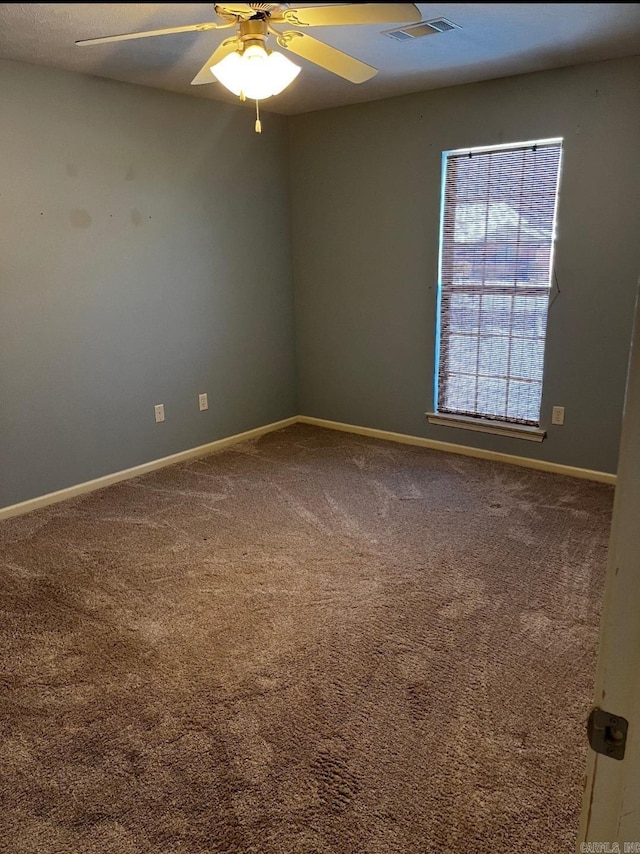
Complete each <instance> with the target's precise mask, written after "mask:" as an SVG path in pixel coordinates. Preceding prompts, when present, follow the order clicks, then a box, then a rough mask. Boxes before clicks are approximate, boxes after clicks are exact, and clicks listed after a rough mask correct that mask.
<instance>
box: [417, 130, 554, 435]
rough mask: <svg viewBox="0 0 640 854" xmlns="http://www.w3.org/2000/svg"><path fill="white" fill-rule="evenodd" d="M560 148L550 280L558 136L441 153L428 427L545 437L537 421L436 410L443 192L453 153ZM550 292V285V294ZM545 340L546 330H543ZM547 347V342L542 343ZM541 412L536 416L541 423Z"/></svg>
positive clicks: (440, 313)
mask: <svg viewBox="0 0 640 854" xmlns="http://www.w3.org/2000/svg"><path fill="white" fill-rule="evenodd" d="M550 145H559V146H560V164H559V168H558V180H557V184H556V197H555V208H554V214H553V238H552V241H551V255H550V266H549V270H550V279H551V281H552V279H553V269H554V261H555V251H556V240H557V231H556V229H557V216H558V203H559V195H560V193H559V191H560V179H561V174H562V158H563V154H564V138H563V137H561V136H557V137H548V138H546V139H532V140H526V141H524V142H518V143H500V144H498V145H479V146H472V147H469V148H451V149H447V150H446V151H443V152H442V154H441V160H440V176H441V177H440V223H439V229H438V271H437V276H438V278H437V282H436V289H435V290H436V312H435V315H436V322H435V358H434V373H433V409H434V411H433V412H426V413H425V415H426V416H427V420H428V421H429V423H430V424H437V425H440V426H445V427H455V428H462V429H466V430H475V431H477V432H479V433H494V434H496V435H502V436H509V437H510V438H518V439H528V440H529V441H533V442H542V440H543V439H544V438H545V436H546V435H547V434H546V431H545V430H543V429H542V428H541V427H540V422H539V423H538V425H536V426H532V425H527V424H518V423H517V422H512V421H504V422H503V421H497V420H493V419H488V418H483V417H482V416H480V415H478V416H471V415H460V414H457V413H451V412H439V411H438V398H439V394H438V392H439V379H440V353H441V337H442V328H441V324H442V316H441V315H442V287H441V283H442V254H443V253H442V241H443V238H444V221H445V216H444V213H445V212H444V203H445V191H446V175H447V163H448V158H449V156H451V155H456V154H469V155H472V154H474V153H475V152H486V151H488V150H491V151H500V150H508V149H514V148H527V147H528V146H537V147H543V146H550ZM550 291H551V283H550V288H549V292H550ZM545 339H546V330H545ZM545 348H546V341H545ZM542 389H543V391H544V374H543V377H542ZM541 415H542V412H540V414H539V417H540V420H541Z"/></svg>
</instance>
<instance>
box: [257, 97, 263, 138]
mask: <svg viewBox="0 0 640 854" xmlns="http://www.w3.org/2000/svg"><path fill="white" fill-rule="evenodd" d="M256 133H262V122H261V121H260V107H259V106H258V102H257V101H256Z"/></svg>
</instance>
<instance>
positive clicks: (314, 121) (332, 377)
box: [290, 58, 640, 472]
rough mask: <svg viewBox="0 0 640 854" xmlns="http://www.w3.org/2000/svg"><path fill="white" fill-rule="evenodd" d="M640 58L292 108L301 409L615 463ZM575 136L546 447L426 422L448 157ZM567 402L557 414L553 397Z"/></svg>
mask: <svg viewBox="0 0 640 854" xmlns="http://www.w3.org/2000/svg"><path fill="white" fill-rule="evenodd" d="M639 87H640V60H639V59H638V58H632V59H629V60H616V61H611V62H604V63H594V64H590V65H584V66H579V67H573V68H565V69H561V70H558V71H552V72H544V73H540V74H532V75H526V76H522V77H514V78H508V79H503V80H496V81H492V82H488V83H481V84H474V85H470V86H464V87H455V88H450V89H442V90H439V91H434V92H426V93H422V94H417V95H410V96H406V97H402V98H394V99H390V100H386V101H379V102H376V103H370V104H362V105H358V106H353V107H343V108H340V109H335V110H326V111H322V112H317V113H311V114H308V115H302V116H297V117H295V118H293V119H292V120H291V121H290V129H291V178H292V220H293V236H294V282H295V301H296V331H297V366H298V379H299V384H298V393H299V401H298V402H299V408H300V412H301V413H302V414H305V415H312V416H316V417H320V418H327V419H332V420H337V421H344V422H348V423H351V424H360V425H365V426H368V427H377V428H381V429H386V430H393V431H398V432H402V433H409V434H413V435H416V436H425V437H429V438H432V439H438V440H443V441H447V442H455V443H459V444H464V445H471V446H474V447H481V448H487V449H489V450H496V451H502V452H505V453H511V454H517V455H521V456H531V457H539V458H542V459H546V460H550V461H553V462H558V463H564V464H567V465H574V466H580V467H585V468H592V469H597V470H601V471H609V472H613V471H615V469H616V463H617V454H618V442H619V435H620V424H621V416H622V404H623V395H624V388H625V376H626V366H627V358H628V351H629V342H630V335H631V323H632V314H633V303H634V296H635V288H636V282H637V276H638V270H639V269H640V229H639V225H640V192H639V190H640V186H639V177H640V168H639V165H638V163H639V160H638V158H639V156H640V98H639ZM556 136H562V137H564V166H563V174H562V180H561V188H560V204H559V212H558V237H559V239H558V243H557V252H556V272H557V276H558V282H559V286H560V294H559V295H558V296H557V298H556V300H555V302H554V303H553V306H552V307H551V310H550V313H549V326H548V339H547V352H546V365H545V367H546V370H545V383H544V392H543V404H542V423H543V426H544V427H545V428H547V429H548V436H547V438H546V439H545V441H544V442H543V443H542V444H541V445H536V444H534V443H531V442H525V441H522V440H520V439H507V438H504V437H498V436H487V435H483V434H479V433H472V432H469V431H465V430H459V429H452V428H445V427H435V426H431V425H429V424H427V422H426V419H425V416H424V413H425V411H427V410H431V409H432V408H433V387H432V379H433V366H434V347H435V342H434V326H435V305H436V271H437V254H438V224H439V213H440V210H439V206H440V170H441V152H442V151H444V150H447V149H455V148H464V147H471V146H480V145H493V144H497V143H503V142H519V141H525V140H531V139H540V138H548V137H556ZM554 404H557V405H563V406H565V407H566V422H565V426H564V427H552V426H551V424H550V421H551V407H552V405H554Z"/></svg>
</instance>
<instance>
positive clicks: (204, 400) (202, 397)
mask: <svg viewBox="0 0 640 854" xmlns="http://www.w3.org/2000/svg"><path fill="white" fill-rule="evenodd" d="M198 406H199V407H200V412H204V411H205V409H208V408H209V398H208V397H207V395H206V394H199V395H198Z"/></svg>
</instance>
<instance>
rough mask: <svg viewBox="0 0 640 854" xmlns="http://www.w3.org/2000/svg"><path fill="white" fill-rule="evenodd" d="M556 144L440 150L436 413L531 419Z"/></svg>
mask: <svg viewBox="0 0 640 854" xmlns="http://www.w3.org/2000/svg"><path fill="white" fill-rule="evenodd" d="M560 155H561V141H553V142H545V143H539V144H533V143H527V144H523V145H514V146H513V147H509V148H504V147H501V148H499V149H486V150H480V151H473V152H471V153H469V152H450V153H448V154H447V155H446V161H445V180H444V198H443V211H442V228H441V243H440V283H439V353H438V391H437V400H438V405H437V408H438V411H439V412H443V413H453V414H459V415H468V416H477V417H482V418H489V419H496V420H499V421H508V422H513V423H518V424H528V425H537V424H539V421H540V402H541V397H542V372H543V362H544V344H545V335H546V326H547V307H548V300H549V288H550V283H551V263H552V250H553V238H554V220H555V210H556V198H557V190H558V179H559V171H560Z"/></svg>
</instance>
